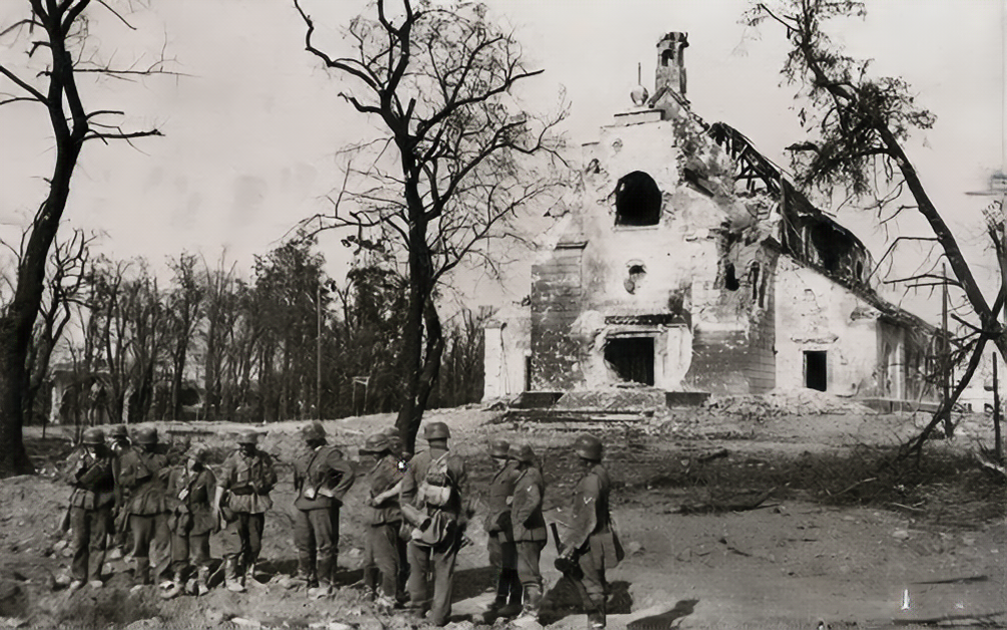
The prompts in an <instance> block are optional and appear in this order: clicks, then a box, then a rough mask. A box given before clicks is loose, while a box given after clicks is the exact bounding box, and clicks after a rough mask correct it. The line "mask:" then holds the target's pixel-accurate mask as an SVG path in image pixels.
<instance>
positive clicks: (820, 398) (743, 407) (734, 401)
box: [704, 389, 876, 417]
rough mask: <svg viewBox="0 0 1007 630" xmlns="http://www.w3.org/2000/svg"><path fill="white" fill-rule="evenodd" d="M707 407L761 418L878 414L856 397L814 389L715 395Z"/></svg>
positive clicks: (712, 409)
mask: <svg viewBox="0 0 1007 630" xmlns="http://www.w3.org/2000/svg"><path fill="white" fill-rule="evenodd" d="M704 406H705V408H706V409H708V410H711V411H719V412H722V413H727V414H732V415H743V416H759V417H768V416H788V415H819V414H875V413H876V412H875V411H873V410H871V409H870V408H868V407H866V406H864V405H862V404H860V403H858V402H856V401H854V400H851V399H848V398H840V397H839V396H834V395H832V394H829V393H826V392H820V391H817V390H813V389H789V390H788V389H774V390H772V391H770V392H767V393H765V394H745V395H738V396H714V397H712V398H710V400H709V401H707V403H706V404H705V405H704Z"/></svg>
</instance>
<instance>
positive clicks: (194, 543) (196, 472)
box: [161, 446, 217, 599]
mask: <svg viewBox="0 0 1007 630" xmlns="http://www.w3.org/2000/svg"><path fill="white" fill-rule="evenodd" d="M209 456H210V451H209V450H207V448H206V447H205V446H194V447H192V449H191V450H190V451H189V454H188V456H187V457H186V461H185V463H184V464H181V465H179V466H176V467H174V468H172V469H171V473H170V474H169V475H168V491H167V496H168V502H169V505H170V506H171V508H172V509H171V512H170V514H169V516H168V528H169V529H170V530H171V568H172V586H171V587H170V588H169V589H168V590H166V591H165V592H163V593H162V594H161V596H162V597H164V598H165V599H168V598H171V597H174V596H175V595H178V594H179V593H180V592H181V591H182V590H183V588H184V586H185V578H186V575H185V574H186V572H187V571H189V569H190V568H195V569H196V580H195V584H194V585H192V584H190V586H195V593H196V594H197V595H205V594H206V593H208V592H209V590H210V588H209V586H208V585H207V578H209V575H210V566H209V564H210V533H211V532H213V531H214V530H216V529H217V516H216V514H215V513H214V510H213V497H214V495H215V494H216V486H217V479H216V477H214V475H213V472H212V471H211V470H210V468H209V467H208V466H207V465H206V464H207V460H208V459H209ZM190 558H191V560H192V562H191V565H190Z"/></svg>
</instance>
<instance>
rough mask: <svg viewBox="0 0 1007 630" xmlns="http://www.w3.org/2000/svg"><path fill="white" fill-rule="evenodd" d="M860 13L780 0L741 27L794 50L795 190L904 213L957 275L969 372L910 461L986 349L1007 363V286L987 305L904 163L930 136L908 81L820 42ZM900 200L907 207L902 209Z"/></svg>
mask: <svg viewBox="0 0 1007 630" xmlns="http://www.w3.org/2000/svg"><path fill="white" fill-rule="evenodd" d="M865 13H866V9H865V6H864V3H863V2H859V1H856V0H785V1H783V2H780V3H779V4H778V5H773V6H770V5H769V4H766V3H763V2H757V3H754V4H753V7H752V8H751V9H750V10H749V11H748V12H747V14H746V19H747V22H748V23H749V25H752V26H756V25H759V24H761V23H763V22H767V21H768V22H771V23H775V24H778V25H779V26H782V27H783V28H784V29H785V32H786V35H787V38H788V39H789V41H790V44H791V49H790V51H789V53H788V55H787V60H786V63H785V64H784V66H783V69H782V74H783V76H784V77H785V78H786V79H787V80H788V81H789V82H791V83H793V84H797V85H799V86H801V88H803V90H802V95H803V96H805V97H806V98H807V101H808V103H809V106H808V107H807V108H803V109H801V110H800V111H799V117H800V120H801V123H802V124H803V126H804V128H805V130H806V131H807V132H808V134H809V135H810V136H812V137H811V139H809V140H805V141H802V142H799V143H795V144H793V145H791V146H790V147H789V148H790V149H791V150H792V151H793V154H792V155H793V158H794V159H793V164H794V166H795V169H796V171H797V173H798V180H799V182H800V183H802V184H804V185H805V186H806V187H818V188H819V189H821V190H823V191H824V192H825V193H827V194H830V193H832V192H833V191H834V190H836V189H839V190H842V191H844V192H846V193H847V194H848V195H850V196H851V197H854V198H859V199H867V200H868V201H869V205H870V206H872V207H873V208H874V209H876V211H877V212H878V216H879V219H880V220H881V221H882V222H883V223H887V222H890V221H891V220H892V219H894V218H895V217H897V216H898V215H899V214H900V213H902V212H906V211H915V212H917V213H918V214H919V215H920V216H922V217H923V218H924V219H925V220H926V222H927V224H928V225H929V227H930V229H931V231H932V234H931V235H928V236H923V237H914V238H913V240H916V241H929V242H931V243H933V244H934V245H935V246H936V247H937V248H938V249H939V251H940V252H941V258H943V259H944V260H946V261H947V264H948V265H949V266H950V268H951V271H952V273H953V275H954V277H953V278H952V279H950V280H947V282H948V283H949V284H950V285H951V286H952V287H954V288H955V289H957V290H959V291H960V292H961V294H962V296H963V298H964V301H965V303H967V305H968V308H969V311H970V312H971V313H970V315H971V317H969V319H968V320H966V319H965V318H963V317H957V318H956V319H957V320H958V322H959V323H960V324H961V325H963V326H965V327H967V328H968V329H969V330H970V331H971V333H970V334H969V335H968V346H969V347H970V350H971V355H970V357H969V362H968V365H967V367H966V370H965V373H964V374H963V376H962V378H961V379H959V382H958V383H957V384H956V386H955V388H954V391H953V392H952V394H951V396H949V397H947V398H945V399H944V400H942V401H941V404H940V406H939V408H938V410H937V412H936V413H935V414H934V418H933V420H932V421H931V422H930V423H929V425H928V426H927V427H926V428H925V429H924V430H923V431H922V432H921V434H920V435H919V436H918V437H917V438H916V439H914V440H913V441H912V442H911V443H910V444H909V448H908V449H907V452H911V451H915V452H916V453H917V454H918V453H919V452H920V450H921V448H922V445H923V443H924V441H925V440H926V439H927V437H928V436H929V434H930V433H931V432H932V431H933V429H934V428H936V427H937V425H938V424H940V423H941V422H942V421H948V428H949V429H950V422H949V420H948V419H949V417H950V416H949V414H950V410H951V409H952V407H953V405H954V404H955V402H956V401H957V399H958V396H959V395H960V394H961V392H962V391H963V390H964V388H965V386H966V385H967V384H968V379H970V378H971V375H972V373H973V372H974V370H975V366H976V365H978V363H979V360H980V358H981V356H982V353H983V350H984V348H985V346H986V343H987V342H988V341H992V342H993V343H994V344H996V346H997V348H998V349H999V351H1000V355H1001V356H1007V329H1005V327H1004V326H1003V324H1002V323H1001V322H1000V321H999V319H998V318H999V313H1000V310H1001V309H1002V308H1003V306H1004V300H1005V298H1007V282H1004V276H1003V273H1004V272H1005V270H1004V269H1003V264H1002V263H1001V269H1000V271H1001V282H1000V284H999V290H998V292H997V295H996V298H995V299H994V300H993V302H992V303H990V302H989V301H987V299H986V296H985V295H984V294H983V291H982V288H981V287H980V285H979V283H978V282H977V281H976V278H975V276H974V274H973V272H972V269H971V268H970V267H969V264H968V262H967V261H966V259H965V256H964V255H963V254H962V250H961V248H960V247H959V244H958V240H957V239H956V238H955V235H954V233H953V232H952V231H951V229H950V227H949V226H948V224H947V222H946V221H945V219H944V214H942V212H941V210H940V209H938V208H937V206H936V205H935V204H934V202H933V200H932V199H931V198H930V195H929V194H928V193H927V189H926V186H925V185H924V183H923V181H922V180H921V179H920V177H919V174H918V173H917V171H916V169H915V168H914V167H913V164H912V162H911V161H910V159H909V155H908V154H907V153H906V150H905V148H904V146H903V143H904V142H905V141H906V140H907V139H908V137H909V134H910V132H911V131H912V130H913V129H929V128H930V127H932V126H933V125H934V122H935V117H934V116H933V114H932V113H930V112H929V111H927V110H925V109H922V108H921V107H919V106H918V105H917V104H916V101H915V97H914V96H913V94H912V93H911V91H910V88H909V85H908V84H907V83H906V81H905V80H903V79H901V78H898V77H872V76H870V75H869V65H870V64H869V61H861V60H856V59H853V58H851V57H848V56H846V55H843V54H842V53H841V52H840V51H839V48H838V47H837V46H835V45H834V44H833V43H832V42H831V41H830V39H829V37H828V35H827V34H826V33H825V30H824V28H823V25H824V23H825V22H827V21H828V20H830V19H832V18H836V17H862V16H864V15H865ZM879 182H880V183H883V184H885V185H886V188H885V189H884V190H881V191H878V187H877V183H879ZM904 194H908V196H909V197H911V201H909V202H907V201H905V200H904ZM899 242H906V239H902V240H901V241H899ZM896 244H897V243H896ZM893 249H894V248H893ZM893 249H890V250H889V252H888V253H887V254H886V256H888V255H890V254H891V252H892V251H893ZM1001 253H1002V250H1001ZM1002 260H1003V258H1002V257H1001V261H1002ZM938 264H940V263H939V262H937V261H933V262H932V263H931V265H930V266H929V267H927V268H923V269H922V270H921V271H920V272H919V273H916V274H914V275H913V276H912V277H908V278H899V279H898V281H899V282H902V283H910V284H912V285H914V286H917V287H919V286H926V285H931V286H932V285H933V284H935V283H937V284H941V283H944V282H945V281H946V280H945V279H944V278H943V277H942V276H941V275H940V274H938V273H937V272H936V271H935V267H936V265H938Z"/></svg>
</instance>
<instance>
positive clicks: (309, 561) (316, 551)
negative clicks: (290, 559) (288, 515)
mask: <svg viewBox="0 0 1007 630" xmlns="http://www.w3.org/2000/svg"><path fill="white" fill-rule="evenodd" d="M338 545H339V506H338V505H333V506H332V507H330V508H320V509H317V510H295V514H294V546H296V547H297V567H298V569H299V570H300V571H301V572H302V573H303V574H304V575H306V576H309V577H312V578H314V577H317V578H318V581H319V582H321V583H323V584H332V583H333V581H334V580H333V578H334V577H335V574H336V554H337V551H338Z"/></svg>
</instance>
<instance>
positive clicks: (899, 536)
mask: <svg viewBox="0 0 1007 630" xmlns="http://www.w3.org/2000/svg"><path fill="white" fill-rule="evenodd" d="M892 538H894V539H896V540H906V539H907V538H909V530H907V529H897V530H895V531H894V532H892Z"/></svg>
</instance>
